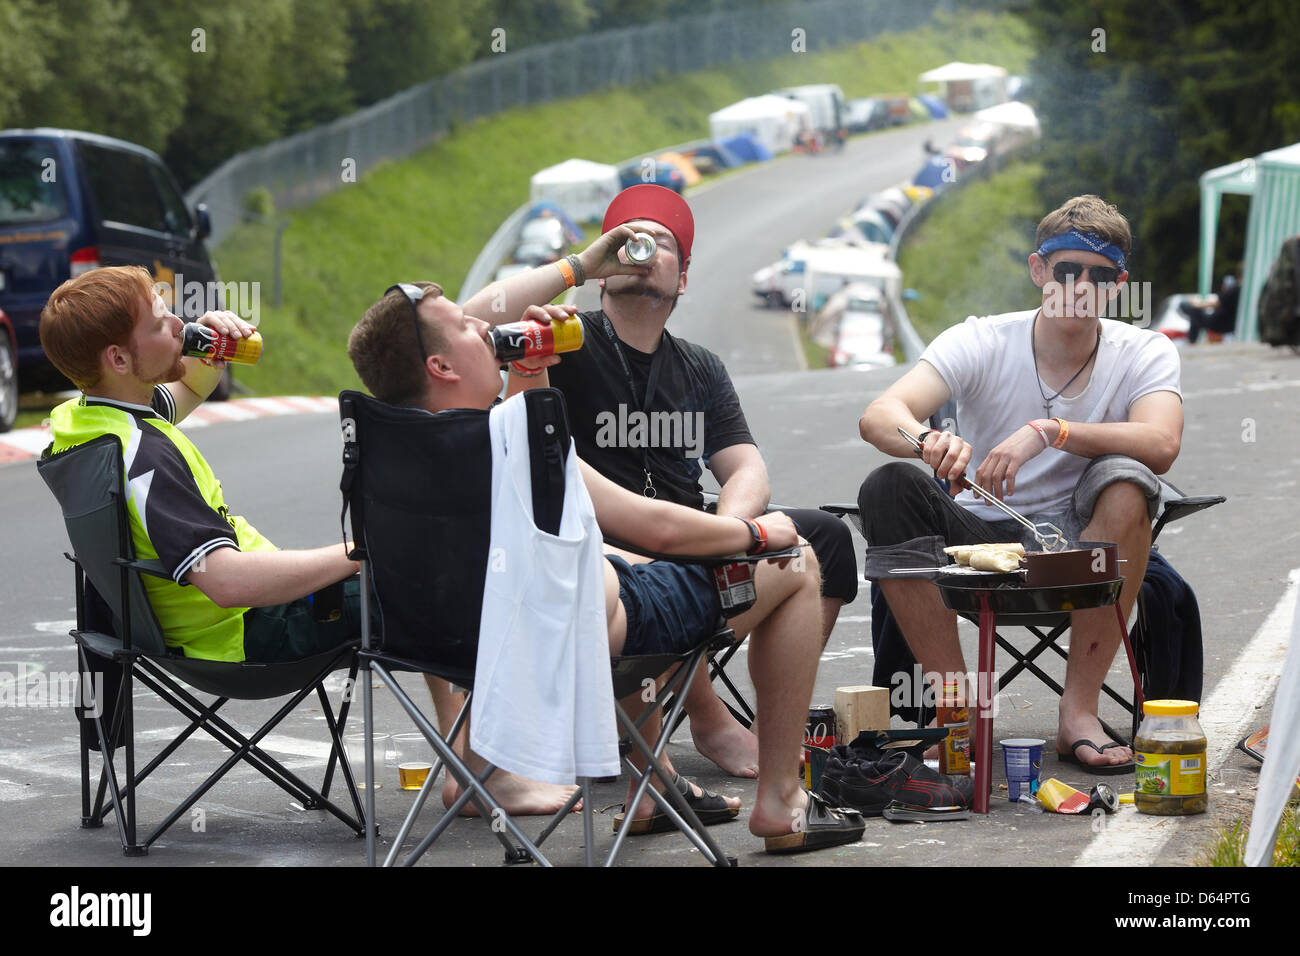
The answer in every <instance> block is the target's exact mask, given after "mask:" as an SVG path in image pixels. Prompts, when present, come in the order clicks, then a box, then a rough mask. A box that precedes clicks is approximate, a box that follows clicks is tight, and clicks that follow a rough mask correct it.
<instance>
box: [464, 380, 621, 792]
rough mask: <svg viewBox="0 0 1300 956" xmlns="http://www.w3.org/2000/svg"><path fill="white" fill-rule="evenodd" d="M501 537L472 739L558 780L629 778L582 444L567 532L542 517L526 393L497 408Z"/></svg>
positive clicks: (568, 471)
mask: <svg viewBox="0 0 1300 956" xmlns="http://www.w3.org/2000/svg"><path fill="white" fill-rule="evenodd" d="M488 423H489V426H488V427H489V432H490V435H491V441H492V538H491V546H490V549H489V551H488V566H487V573H486V575H485V580H484V586H483V616H482V620H481V623H480V625H479V642H478V659H477V663H476V667H475V671H474V700H473V704H472V705H471V708H470V746H471V747H473V748H474V750H475V752H477V753H478V754H479V755H480V756H482V757H483V758H484V759H486V760H488V761H490V762H492V763H494V764H496V765H497V766H498V767H500V768H501V769H503V770H507V771H510V772H511V773H517V774H520V775H521V776H524V777H529V778H531V779H533V780H542V781H545V782H548V783H558V784H566V783H573V781H574V779H575V778H576V777H613V776H617V775H618V773H619V757H618V732H617V728H616V725H615V719H614V687H613V681H612V678H611V675H610V666H609V637H608V631H607V625H606V620H605V589H604V577H603V575H604V570H603V566H602V561H603V560H604V559H603V557H602V545H601V534H600V528H599V526H598V525H597V524H596V513H595V509H594V508H593V507H592V504H591V498H590V497H589V496H588V494H587V488H586V486H585V485H584V484H583V481H582V475H581V473H580V472H579V469H578V458H577V454H576V453H575V452H574V450H573V445H572V442H570V445H569V453H568V456H567V459H566V461H565V489H564V511H563V513H562V516H561V519H560V530H559V534H558V535H551V534H547V533H546V532H544V531H541V530H539V529H538V528H537V526H536V524H535V523H534V521H533V508H532V478H531V473H530V467H529V446H528V410H527V406H526V404H525V403H524V400H523V395H522V394H520V395H516V396H514V397H513V398H511V399H508V400H507V401H505V402H502V403H501V404H500V405H498V406H497V407H496V408H494V409H492V412H491V414H490V415H489V418H488Z"/></svg>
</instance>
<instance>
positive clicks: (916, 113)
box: [907, 96, 934, 122]
mask: <svg viewBox="0 0 1300 956" xmlns="http://www.w3.org/2000/svg"><path fill="white" fill-rule="evenodd" d="M907 111H908V112H909V113H911V114H912V119H914V120H921V121H922V122H928V121H930V120H932V119H934V116H933V115H932V114H931V113H930V108H929V107H928V106H926V105H925V104H924V103H922V102H921V99H920V97H917V96H909V97H908V98H907Z"/></svg>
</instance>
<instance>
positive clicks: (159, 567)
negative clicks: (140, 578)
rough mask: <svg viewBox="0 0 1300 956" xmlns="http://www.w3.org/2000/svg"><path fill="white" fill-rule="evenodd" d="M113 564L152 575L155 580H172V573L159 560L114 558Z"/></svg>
mask: <svg viewBox="0 0 1300 956" xmlns="http://www.w3.org/2000/svg"><path fill="white" fill-rule="evenodd" d="M113 563H114V564H116V565H120V566H124V567H128V568H130V569H131V570H132V571H139V572H140V573H141V574H151V575H153V576H154V577H155V578H166V579H167V580H168V581H170V580H171V578H172V576H171V572H170V571H168V570H167V568H166V567H165V566H164V565H163V563H162V562H161V561H157V560H141V559H139V558H114V559H113Z"/></svg>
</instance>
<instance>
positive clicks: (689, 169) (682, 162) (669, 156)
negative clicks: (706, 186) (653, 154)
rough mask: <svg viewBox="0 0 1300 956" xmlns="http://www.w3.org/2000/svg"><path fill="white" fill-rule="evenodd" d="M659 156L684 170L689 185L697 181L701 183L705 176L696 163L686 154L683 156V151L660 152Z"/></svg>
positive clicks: (683, 173) (663, 160)
mask: <svg viewBox="0 0 1300 956" xmlns="http://www.w3.org/2000/svg"><path fill="white" fill-rule="evenodd" d="M657 158H658V159H659V160H661V161H662V162H665V163H672V164H673V165H674V166H676V167H677V168H678V169H680V170H681V171H682V175H683V176H685V177H686V185H687V186H694V185H696V184H697V183H699V181H700V180H701V179H703V178H704V177H703V176H701V175H700V171H699V170H698V169H696V168H695V164H694V163H692V162H691V161H690V160H689V159H687V158H686V157H685V156H683V155H682V154H681V153H672V152H669V153H660V154H659V156H658V157H657Z"/></svg>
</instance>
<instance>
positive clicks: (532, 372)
mask: <svg viewBox="0 0 1300 956" xmlns="http://www.w3.org/2000/svg"><path fill="white" fill-rule="evenodd" d="M510 371H511V372H513V373H514V374H516V375H518V376H519V377H520V378H536V377H537V376H538V375H541V374H542V373H543V372H545V371H546V369H544V368H529V367H528V366H527V365H520V364H519V363H518V362H511V363H510Z"/></svg>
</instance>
